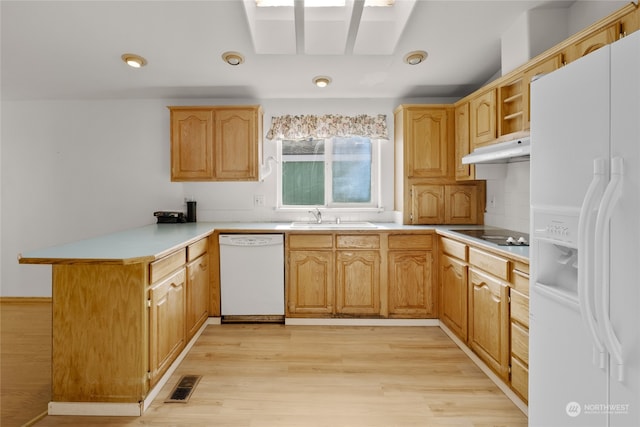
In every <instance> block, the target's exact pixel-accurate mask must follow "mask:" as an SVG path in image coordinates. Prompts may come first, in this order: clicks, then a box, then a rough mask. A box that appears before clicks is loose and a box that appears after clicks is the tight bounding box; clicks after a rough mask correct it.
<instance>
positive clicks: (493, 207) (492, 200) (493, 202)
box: [489, 196, 496, 209]
mask: <svg viewBox="0 0 640 427" xmlns="http://www.w3.org/2000/svg"><path fill="white" fill-rule="evenodd" d="M489 206H490V207H491V209H495V208H496V196H491V201H490V202H489Z"/></svg>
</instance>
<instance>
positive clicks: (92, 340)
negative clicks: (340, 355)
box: [19, 223, 528, 416]
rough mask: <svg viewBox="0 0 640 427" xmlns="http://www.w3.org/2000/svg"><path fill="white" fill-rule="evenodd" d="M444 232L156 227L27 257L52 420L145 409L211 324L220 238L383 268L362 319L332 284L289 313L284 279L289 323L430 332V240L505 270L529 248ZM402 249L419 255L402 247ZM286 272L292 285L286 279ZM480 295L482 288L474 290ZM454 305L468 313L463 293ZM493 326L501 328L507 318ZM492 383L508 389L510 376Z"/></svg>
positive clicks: (433, 308)
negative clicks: (312, 247) (46, 341)
mask: <svg viewBox="0 0 640 427" xmlns="http://www.w3.org/2000/svg"><path fill="white" fill-rule="evenodd" d="M453 228H455V227H453ZM465 228H470V227H469V226H466V227H465ZM452 230H453V229H452V228H451V227H433V226H407V225H399V224H393V223H380V224H376V228H374V229H366V230H353V229H352V230H344V229H342V230H336V229H331V228H330V227H328V228H327V229H319V230H300V229H292V228H291V227H290V224H282V223H246V224H245V223H187V224H153V225H147V226H143V227H139V228H134V229H131V230H126V231H121V232H117V233H112V234H109V235H105V236H100V237H96V238H91V239H86V240H82V241H78V242H73V243H69V244H64V245H60V246H57V247H52V248H46V249H41V250H34V251H29V252H26V253H24V254H23V255H22V256H21V257H20V259H19V261H20V263H22V264H51V265H52V268H53V288H52V295H53V350H52V402H51V403H50V405H49V413H50V414H68V415H74V414H93V415H115V414H118V415H128V416H136V415H141V414H142V413H143V412H144V411H145V409H146V408H148V407H149V405H150V404H151V402H152V401H153V399H154V398H155V396H156V395H157V393H158V392H159V390H160V389H161V388H162V385H163V384H164V382H166V380H167V379H168V377H169V375H170V373H171V370H172V366H176V365H177V364H179V362H180V360H181V358H182V357H183V356H184V355H185V354H186V353H187V352H188V350H189V348H190V344H192V343H193V342H194V341H195V340H196V339H197V337H198V335H199V333H200V332H201V331H202V330H203V328H204V325H205V324H206V323H207V319H209V318H210V317H212V318H213V319H212V320H213V321H214V322H218V321H219V316H220V293H219V289H220V288H219V256H218V245H217V237H218V234H220V233H222V232H225V233H243V232H245V233H246V232H251V233H274V232H276V233H283V234H285V235H286V237H287V239H286V242H287V244H288V245H291V244H293V245H296V244H298V245H302V246H298V247H297V248H296V247H293V246H292V247H291V248H289V247H286V248H285V253H286V256H287V259H289V257H293V253H294V252H296V251H298V252H297V253H298V254H299V253H300V251H303V252H304V251H307V252H308V250H309V248H308V247H306V246H304V245H305V244H307V243H303V242H309V240H305V239H304V238H303V237H304V236H311V237H315V238H317V237H319V236H322V237H321V239H322V240H323V241H330V242H333V243H331V246H330V247H329V248H326V247H325V248H324V249H322V250H323V251H324V252H326V253H327V254H329V255H330V259H333V260H335V262H337V263H338V267H336V272H337V271H338V270H339V268H342V267H339V265H340V262H341V260H346V261H345V264H344V266H346V267H345V268H349V267H348V265H349V264H348V263H349V262H351V261H350V260H352V259H355V260H356V264H357V263H358V262H360V265H364V264H366V262H367V261H362V262H361V261H360V260H362V259H365V260H366V259H369V258H367V257H370V258H371V259H373V260H375V262H377V263H378V264H377V265H379V266H380V268H379V269H374V270H372V271H374V272H375V273H374V274H372V275H371V277H372V279H374V280H377V282H376V286H378V288H377V291H378V292H379V293H372V295H375V296H376V297H375V301H374V302H375V303H376V304H378V306H375V307H373V308H371V310H374V311H371V310H369V311H367V310H365V311H364V312H358V310H360V309H361V308H358V310H356V311H355V312H350V311H349V310H352V309H353V308H352V307H349V306H348V305H344V304H343V305H340V303H339V301H338V300H337V298H338V295H340V292H343V291H344V289H348V288H349V286H347V285H345V284H343V285H344V286H343V287H344V289H343V290H341V288H340V286H339V283H340V282H339V279H337V276H334V277H336V279H335V280H336V282H335V284H334V285H333V286H335V287H336V288H335V297H334V296H333V295H334V294H333V293H329V295H331V297H330V298H331V299H332V301H331V302H330V310H329V311H327V312H325V313H322V314H317V313H309V312H305V307H294V306H292V305H291V302H290V300H289V298H290V296H291V293H292V286H293V283H292V282H291V280H290V277H288V278H287V279H286V287H285V294H287V298H288V301H289V303H288V310H287V316H288V317H298V319H297V320H305V319H304V318H305V317H306V318H315V317H318V318H324V320H327V321H330V320H331V319H332V318H334V320H340V319H342V320H345V319H344V318H345V317H347V318H360V320H364V319H378V320H382V321H384V320H389V319H393V318H395V319H399V320H401V319H405V320H411V319H415V320H420V321H422V322H425V321H429V322H432V323H429V324H433V325H436V326H437V325H438V324H439V320H438V318H439V313H442V301H441V300H440V299H441V298H440V297H439V293H440V292H439V288H440V286H441V285H439V282H438V280H439V279H438V278H439V276H440V275H439V273H438V271H439V270H438V266H439V265H440V262H439V261H438V259H439V256H438V255H437V254H438V250H439V246H440V244H439V242H438V234H442V235H444V236H447V237H448V238H449V239H450V240H457V241H458V242H468V243H469V244H474V245H475V246H478V247H479V248H484V249H485V251H480V252H483V253H484V252H486V253H488V254H491V253H494V254H495V253H497V254H502V256H503V258H501V259H505V260H507V259H509V260H512V261H509V262H511V263H512V264H513V265H515V263H516V262H517V263H519V265H520V264H524V263H528V248H526V247H505V248H503V249H500V248H498V247H497V245H489V244H483V243H481V242H480V241H477V242H474V241H473V239H471V238H467V239H466V240H465V237H464V236H463V235H461V234H459V233H456V232H455V231H452ZM292 237H295V239H293V240H291V238H292ZM311 241H313V239H311ZM407 243H411V244H417V245H418V246H415V248H414V249H411V248H410V247H405V246H403V245H405V244H407ZM363 244H364V245H365V246H361V245H363ZM483 245H484V246H483ZM494 246H495V247H494ZM290 251H291V252H290ZM465 256H466V255H465ZM363 257H364V258H363ZM422 260H426V261H425V262H426V264H425V263H422ZM463 262H465V261H463ZM505 262H507V261H505ZM512 264H508V265H512ZM394 266H396V267H397V268H396V267H394ZM287 268H290V267H287ZM357 268H360V267H357ZM509 268H510V267H509ZM407 269H409V271H420V274H419V275H417V277H418V279H417V280H418V282H417V283H413V284H412V285H411V286H410V287H403V286H404V284H406V283H407V282H408V281H409V280H408V279H406V277H408V276H406V272H407V271H408V270H407ZM411 269H413V270H411ZM286 271H289V273H288V274H287V276H291V274H290V270H286ZM331 271H333V270H331ZM409 276H412V277H413V276H415V275H409ZM510 276H511V273H510V272H507V275H506V276H503V277H502V278H501V279H500V280H502V281H501V282H500V283H501V284H502V285H505V284H508V280H509V277H510ZM345 277H348V274H347V275H345ZM412 280H413V279H412ZM332 281H333V278H330V279H328V282H329V283H332ZM464 283H466V281H465V282H464ZM298 286H304V285H301V284H298ZM505 286H506V285H505ZM479 289H481V290H482V289H485V287H483V286H482V285H480V287H479ZM298 290H300V288H299V289H298ZM407 290H409V291H410V292H407ZM481 294H482V292H480V294H479V295H481ZM342 295H344V294H342ZM461 297H464V298H465V302H464V307H466V294H464V295H462V296H461ZM334 298H335V303H334V302H333V300H334ZM334 304H335V305H334ZM501 307H502V308H503V307H504V305H503V306H501ZM296 310H297V311H296ZM332 310H333V311H332ZM336 310H337V311H336ZM340 310H342V311H340ZM375 310H377V311H375ZM287 320H289V319H287ZM310 320H312V319H310ZM501 320H502V321H505V320H506V319H505V318H504V316H503V317H502V318H501ZM420 324H426V323H420ZM507 327H508V326H507ZM463 341H464V340H463ZM500 344H501V345H504V344H505V342H501V343H500ZM502 351H503V349H502V348H501V349H500V352H502ZM507 351H508V350H507ZM500 378H501V380H502V381H507V382H508V378H505V377H504V376H501V377H500Z"/></svg>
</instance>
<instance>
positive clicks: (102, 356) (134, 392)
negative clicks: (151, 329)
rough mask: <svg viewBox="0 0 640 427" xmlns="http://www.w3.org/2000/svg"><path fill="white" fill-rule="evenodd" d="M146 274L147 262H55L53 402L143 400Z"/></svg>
mask: <svg viewBox="0 0 640 427" xmlns="http://www.w3.org/2000/svg"><path fill="white" fill-rule="evenodd" d="M147 274H148V265H147V264H142V263H140V264H130V265H104V264H84V265H83V264H77V265H54V266H53V286H52V297H53V305H52V353H51V399H52V401H54V402H95V401H98V402H138V401H139V400H140V399H141V397H142V396H145V395H146V394H147V392H148V390H149V381H148V379H147V371H148V367H149V361H148V357H147V355H148V341H147V316H148V312H147V306H146V302H147V293H146V288H145V285H146V279H147ZM114 313H117V316H114Z"/></svg>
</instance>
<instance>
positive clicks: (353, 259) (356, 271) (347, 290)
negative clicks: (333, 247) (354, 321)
mask: <svg viewBox="0 0 640 427" xmlns="http://www.w3.org/2000/svg"><path fill="white" fill-rule="evenodd" d="M336 273H337V274H336V278H337V279H336V313H340V314H354V315H372V316H378V315H380V252H379V251H344V250H339V251H337V252H336Z"/></svg>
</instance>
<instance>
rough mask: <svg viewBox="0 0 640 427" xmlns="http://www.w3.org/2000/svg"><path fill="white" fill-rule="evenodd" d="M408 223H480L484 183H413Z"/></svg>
mask: <svg viewBox="0 0 640 427" xmlns="http://www.w3.org/2000/svg"><path fill="white" fill-rule="evenodd" d="M411 197H412V204H411V224H481V223H482V221H483V212H482V209H483V207H484V200H485V182H484V181H474V182H469V183H459V184H415V185H413V186H412V187H411Z"/></svg>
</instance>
